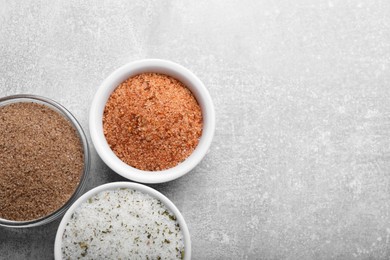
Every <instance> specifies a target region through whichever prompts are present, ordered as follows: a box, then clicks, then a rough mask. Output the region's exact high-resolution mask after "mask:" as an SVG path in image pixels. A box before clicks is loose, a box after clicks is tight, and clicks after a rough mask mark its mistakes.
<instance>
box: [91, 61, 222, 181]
mask: <svg viewBox="0 0 390 260" xmlns="http://www.w3.org/2000/svg"><path fill="white" fill-rule="evenodd" d="M144 72H156V73H161V74H166V75H169V76H172V77H174V78H176V79H178V80H179V81H181V82H182V83H183V84H184V85H186V86H187V88H188V89H189V90H190V91H191V92H192V93H193V94H194V96H195V98H196V99H197V102H198V104H199V106H200V108H201V111H202V116H203V128H202V135H201V138H200V140H199V143H198V145H197V147H196V148H195V150H194V151H193V152H192V154H191V155H190V156H189V157H188V158H187V159H185V160H184V161H183V162H181V163H179V164H178V165H177V166H175V167H172V168H169V169H166V170H161V171H144V170H139V169H137V168H135V167H132V166H130V165H128V164H126V163H125V162H123V161H122V160H120V159H119V158H118V157H117V156H116V155H115V153H114V152H113V151H112V150H111V149H110V147H109V145H108V143H107V141H106V139H105V137H104V133H103V123H102V121H103V120H102V117H103V111H104V107H105V105H106V102H107V100H108V98H109V96H110V95H111V93H112V92H113V91H114V90H115V89H116V88H117V87H118V85H119V84H120V83H122V82H123V81H124V80H126V79H128V78H129V77H131V76H134V75H137V74H140V73H144ZM89 130H90V135H91V139H92V143H93V144H94V147H95V149H96V151H97V153H98V154H99V156H100V158H101V159H102V160H103V161H104V162H105V164H106V165H107V166H108V167H109V168H111V169H112V170H113V171H115V172H116V173H118V174H120V175H122V176H123V177H125V178H126V179H129V180H132V181H136V182H140V183H163V182H168V181H171V180H174V179H177V178H179V177H181V176H183V175H185V174H186V173H188V172H189V171H191V170H192V169H193V168H194V167H195V166H196V165H197V164H198V163H199V162H200V161H201V160H202V159H203V157H204V156H205V155H206V154H207V152H208V150H209V148H210V145H211V142H212V139H213V137H214V132H215V111H214V105H213V102H212V99H211V96H210V94H209V92H208V90H207V88H206V87H205V86H204V84H203V83H202V81H201V80H200V79H199V78H198V77H197V76H196V75H195V74H194V73H192V72H191V71H189V70H188V69H186V68H185V67H183V66H182V65H179V64H177V63H174V62H172V61H168V60H161V59H143V60H138V61H134V62H131V63H128V64H125V65H123V66H122V67H120V68H118V69H116V70H115V71H114V72H112V73H111V74H110V75H109V76H108V77H107V78H106V79H105V80H104V81H103V82H102V83H101V85H100V87H99V88H98V90H97V92H96V94H95V96H94V98H93V101H92V105H91V107H90V112H89Z"/></svg>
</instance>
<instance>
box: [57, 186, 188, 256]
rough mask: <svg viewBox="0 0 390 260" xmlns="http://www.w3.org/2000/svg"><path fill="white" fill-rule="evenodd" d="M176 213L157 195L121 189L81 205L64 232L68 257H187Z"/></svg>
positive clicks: (63, 250)
mask: <svg viewBox="0 0 390 260" xmlns="http://www.w3.org/2000/svg"><path fill="white" fill-rule="evenodd" d="M184 254H185V252H184V238H183V234H182V232H181V229H180V225H179V223H178V222H177V220H176V217H175V216H174V215H173V214H172V213H171V212H170V210H168V209H167V208H166V207H165V205H164V204H163V203H162V202H161V201H160V200H158V199H156V198H153V197H152V196H150V195H149V194H145V193H143V192H140V191H137V190H133V189H128V188H120V189H114V190H108V191H102V192H100V193H98V194H96V195H94V196H92V197H90V198H89V199H87V200H86V201H85V202H84V203H83V204H81V205H80V206H79V207H78V208H77V209H76V210H75V212H74V213H73V214H72V216H71V218H70V220H69V222H68V223H67V224H66V227H65V230H64V233H63V235H62V256H63V258H64V259H77V258H78V257H81V258H83V259H183V257H184Z"/></svg>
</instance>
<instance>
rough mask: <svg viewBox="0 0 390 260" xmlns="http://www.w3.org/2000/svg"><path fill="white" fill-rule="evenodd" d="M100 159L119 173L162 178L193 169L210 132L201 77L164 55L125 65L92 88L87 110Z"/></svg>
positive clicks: (205, 148)
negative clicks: (89, 105)
mask: <svg viewBox="0 0 390 260" xmlns="http://www.w3.org/2000/svg"><path fill="white" fill-rule="evenodd" d="M89 127H90V134H91V139H92V142H93V144H94V146H95V149H96V151H97V153H98V154H99V156H100V157H101V159H102V160H103V161H104V162H105V163H106V164H107V165H108V166H109V167H110V168H111V169H112V170H113V171H115V172H117V173H118V174H120V175H122V176H123V177H125V178H127V179H129V180H133V181H136V182H141V183H163V182H167V181H171V180H174V179H177V178H179V177H181V176H183V175H185V174H187V173H188V172H190V171H191V170H193V169H194V168H195V166H196V165H198V164H199V163H200V161H201V160H202V159H203V158H204V156H205V155H206V153H207V151H208V149H209V147H210V145H211V142H212V139H213V136H214V131H215V112H214V106H213V102H212V99H211V97H210V94H209V92H208V90H207V88H206V87H205V86H204V84H203V83H202V81H201V80H200V79H199V78H198V77H197V76H196V75H195V74H194V73H192V72H191V71H189V70H188V69H186V68H185V67H183V66H181V65H179V64H177V63H174V62H171V61H167V60H158V59H147V60H140V61H136V62H132V63H129V64H126V65H124V66H122V67H120V68H119V69H117V70H115V71H114V72H113V73H112V74H111V75H109V76H108V77H107V78H106V79H105V80H104V81H103V83H102V84H101V86H100V87H99V88H98V90H97V92H96V94H95V97H94V99H93V101H92V105H91V108H90V114H89Z"/></svg>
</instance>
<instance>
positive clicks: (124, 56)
mask: <svg viewBox="0 0 390 260" xmlns="http://www.w3.org/2000/svg"><path fill="white" fill-rule="evenodd" d="M389 14H390V2H389V1H387V0H384V1H371V0H360V1H341V0H340V1H338V0H329V1H320V0H318V1H312V0H296V1H281V0H280V1H267V0H253V1H247V0H240V1H236V0H226V1H204V0H200V1H188V0H185V1H182V0H174V1H141V0H134V1H124V0H123V1H115V2H114V1H90V0H88V1H75V0H71V1H63V0H56V1H49V0H37V1H32V0H29V1H6V0H0V96H7V95H12V94H20V93H30V94H37V95H43V96H46V97H49V98H52V99H54V100H56V101H58V102H59V103H61V104H63V105H64V106H65V107H67V108H68V109H69V110H70V111H71V112H72V113H73V114H74V115H75V116H76V118H77V119H78V120H79V121H80V123H81V125H82V126H83V128H84V130H85V131H86V132H87V135H88V140H89V143H90V144H91V145H92V143H91V140H90V136H89V128H88V111H89V107H90V104H91V101H92V98H93V96H94V93H95V92H96V90H97V89H98V87H99V85H100V83H101V82H102V81H103V80H104V79H105V78H106V77H107V76H108V75H109V74H110V73H111V72H112V71H113V70H115V69H116V68H118V67H120V66H122V65H124V64H126V63H128V62H131V61H135V60H139V59H144V58H160V59H168V60H171V61H174V62H177V63H179V64H181V65H183V66H185V67H187V68H188V69H190V70H191V71H193V72H194V73H195V74H196V75H197V76H198V77H199V78H200V79H201V80H202V81H203V82H204V84H205V85H206V87H207V88H208V90H209V92H210V94H211V96H212V99H213V101H214V105H215V109H216V133H215V137H214V141H213V144H212V146H211V148H210V151H209V153H208V154H207V156H206V157H205V158H204V160H203V161H202V162H201V163H200V164H199V165H198V166H197V167H196V168H195V169H194V170H193V171H192V172H190V173H189V174H187V175H186V176H184V177H182V178H180V179H177V180H175V181H172V182H168V183H165V184H160V185H150V186H151V187H153V188H155V189H157V190H159V191H161V192H162V193H163V194H165V195H166V196H167V197H169V198H170V199H171V200H172V201H173V202H174V203H175V204H176V205H177V207H178V208H179V209H180V211H181V212H182V214H183V216H184V218H185V219H186V221H187V224H188V226H189V230H190V233H191V238H192V252H193V259H389V258H390V244H389V242H390V175H389V174H390V171H389V170H390V106H389V105H390V85H389V84H390V15H389ZM91 152H92V167H91V175H90V177H89V179H88V184H87V189H86V190H89V189H91V188H93V187H95V186H98V185H100V184H104V183H107V182H112V181H119V180H124V179H123V178H122V177H120V176H119V175H118V174H116V173H114V172H113V171H111V170H110V169H109V168H108V167H107V166H106V165H105V164H104V163H103V162H102V160H101V159H100V158H99V157H98V155H97V153H96V151H95V150H94V148H93V146H92V148H91ZM0 167H1V166H0ZM59 221H60V220H58V221H54V222H52V223H50V224H47V225H45V226H42V227H37V228H31V229H18V230H12V229H8V228H2V227H0V258H1V259H52V258H53V245H54V238H55V233H56V230H57V227H58V224H59Z"/></svg>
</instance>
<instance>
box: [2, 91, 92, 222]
mask: <svg viewBox="0 0 390 260" xmlns="http://www.w3.org/2000/svg"><path fill="white" fill-rule="evenodd" d="M22 102H23V103H31V102H32V103H36V104H41V105H45V106H46V107H48V108H50V109H51V110H54V111H55V112H57V113H59V114H60V115H62V116H63V117H64V118H65V119H66V120H67V121H68V122H70V124H71V125H72V126H73V127H74V129H75V130H76V132H77V135H78V136H79V138H80V143H81V145H82V150H83V156H84V162H83V171H82V173H81V175H80V179H79V183H78V185H77V187H76V188H75V190H74V192H73V194H72V196H71V197H70V198H69V199H68V200H67V201H66V202H65V204H63V205H62V206H61V207H60V208H57V209H56V210H55V211H53V212H51V213H49V214H48V215H45V216H42V217H40V218H37V219H32V220H26V221H15V220H8V219H4V218H0V226H7V227H14V228H19V227H34V226H40V225H44V224H47V223H49V222H51V221H53V220H55V219H57V218H58V217H60V216H61V215H63V213H64V212H65V211H66V210H67V209H68V208H69V207H70V205H71V204H72V203H73V202H74V201H75V200H76V199H77V197H78V196H79V195H80V194H81V193H82V191H83V189H84V186H85V182H86V180H87V176H88V173H89V167H90V154H89V147H88V142H87V139H86V136H85V133H84V131H83V129H82V128H81V126H80V124H79V123H78V121H77V120H76V118H75V117H74V116H73V115H72V114H71V113H70V112H69V111H68V110H67V109H66V108H65V107H63V106H62V105H60V104H59V103H57V102H55V101H53V100H51V99H48V98H45V97H42V96H37V95H28V94H22V95H13V96H7V97H3V98H0V107H2V106H6V105H9V104H14V103H22ZM0 199H1V198H0Z"/></svg>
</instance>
